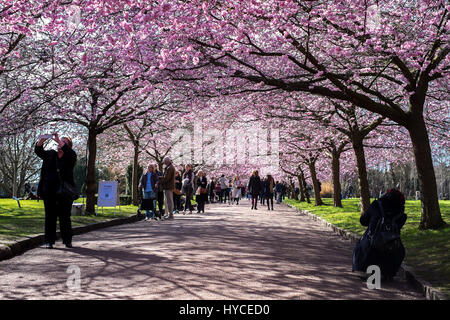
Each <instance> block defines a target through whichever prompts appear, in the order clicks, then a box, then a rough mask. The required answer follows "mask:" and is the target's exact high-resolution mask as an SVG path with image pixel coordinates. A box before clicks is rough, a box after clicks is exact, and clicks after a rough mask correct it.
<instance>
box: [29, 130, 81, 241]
mask: <svg viewBox="0 0 450 320" xmlns="http://www.w3.org/2000/svg"><path fill="white" fill-rule="evenodd" d="M46 140H47V138H46V137H42V138H41V139H39V141H38V143H37V144H36V146H35V148H34V152H35V153H36V155H37V156H38V157H39V158H41V159H42V160H43V162H42V168H41V177H40V180H39V186H38V191H37V192H38V196H39V197H40V198H42V199H43V200H44V208H45V243H46V248H48V249H51V248H53V245H54V244H55V241H56V220H57V218H59V225H60V230H61V238H62V241H63V243H64V244H65V245H66V247H67V248H72V223H71V221H70V215H71V211H72V203H73V201H72V200H69V199H67V198H66V197H64V196H61V195H59V194H57V192H58V190H59V187H60V180H62V181H64V182H65V183H70V184H72V185H74V184H75V183H74V180H73V168H74V167H75V163H76V162H77V155H76V153H75V151H73V150H72V140H71V139H70V138H66V137H63V138H62V139H61V140H60V139H59V137H58V134H57V133H55V134H54V136H53V140H54V141H56V143H57V144H58V151H55V150H44V142H45V141H46ZM58 169H59V174H58Z"/></svg>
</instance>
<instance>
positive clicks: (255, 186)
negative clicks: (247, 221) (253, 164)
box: [247, 170, 261, 210]
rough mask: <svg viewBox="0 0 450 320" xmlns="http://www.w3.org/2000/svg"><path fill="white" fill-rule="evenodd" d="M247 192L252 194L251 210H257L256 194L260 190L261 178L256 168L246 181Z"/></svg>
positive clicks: (257, 194)
mask: <svg viewBox="0 0 450 320" xmlns="http://www.w3.org/2000/svg"><path fill="white" fill-rule="evenodd" d="M247 189H248V192H249V193H250V194H251V195H252V210H253V209H255V210H258V207H257V205H258V196H259V193H260V191H261V179H260V178H259V175H258V170H254V171H253V173H252V175H251V177H250V180H249V181H248V188H247Z"/></svg>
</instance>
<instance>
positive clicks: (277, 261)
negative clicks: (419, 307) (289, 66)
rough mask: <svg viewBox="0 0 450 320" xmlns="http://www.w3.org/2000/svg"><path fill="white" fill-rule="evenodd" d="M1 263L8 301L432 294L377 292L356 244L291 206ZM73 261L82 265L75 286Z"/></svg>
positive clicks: (218, 213) (187, 221)
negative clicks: (363, 273)
mask: <svg viewBox="0 0 450 320" xmlns="http://www.w3.org/2000/svg"><path fill="white" fill-rule="evenodd" d="M206 212H207V213H206V214H201V215H197V214H193V215H185V216H184V215H175V220H173V221H152V222H146V221H141V222H137V223H133V224H127V225H122V226H117V227H111V228H107V229H102V230H98V231H94V232H90V233H87V234H83V235H79V236H76V237H74V248H73V249H66V248H65V247H64V246H63V245H62V244H61V243H60V242H59V243H57V244H56V247H55V249H54V250H46V249H44V248H43V247H40V248H36V249H34V250H30V251H28V252H26V253H25V254H23V255H21V256H18V257H15V258H13V259H10V260H6V261H2V262H0V299H423V297H422V295H421V294H420V293H417V292H415V291H413V289H412V288H411V287H410V286H409V285H408V284H407V283H406V282H405V281H402V280H398V279H396V281H394V282H393V283H391V284H383V283H382V288H381V289H379V290H369V289H368V288H367V286H366V284H365V283H364V282H362V281H361V280H360V279H359V278H358V277H357V276H356V275H355V274H353V273H352V272H351V257H352V245H351V243H350V242H349V241H346V240H343V239H342V238H340V237H339V236H337V235H335V234H333V233H331V232H330V231H328V230H327V229H325V227H323V226H321V225H319V224H318V223H316V222H314V221H313V220H311V219H309V218H307V217H306V216H303V215H301V214H299V213H297V212H295V211H294V210H293V209H291V208H288V207H287V206H284V205H279V206H278V205H277V206H276V207H275V211H270V212H269V211H267V208H265V207H262V206H261V207H260V208H259V209H258V210H257V211H254V210H250V205H249V202H248V201H247V200H242V203H241V204H240V205H239V206H236V205H234V206H230V205H218V204H214V205H207V207H206ZM69 266H77V267H78V268H79V270H80V272H81V284H80V286H81V288H80V290H79V291H77V290H73V289H69V288H68V286H67V279H68V277H69V276H71V274H69V273H67V270H68V268H69Z"/></svg>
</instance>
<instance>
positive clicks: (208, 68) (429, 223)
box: [0, 0, 450, 229]
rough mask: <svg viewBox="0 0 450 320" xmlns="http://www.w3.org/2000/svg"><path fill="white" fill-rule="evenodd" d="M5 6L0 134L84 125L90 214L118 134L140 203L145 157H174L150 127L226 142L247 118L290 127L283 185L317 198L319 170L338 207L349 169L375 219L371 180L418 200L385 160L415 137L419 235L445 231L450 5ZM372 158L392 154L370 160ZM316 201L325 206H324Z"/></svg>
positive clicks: (423, 0) (336, 1) (367, 1)
mask: <svg viewBox="0 0 450 320" xmlns="http://www.w3.org/2000/svg"><path fill="white" fill-rule="evenodd" d="M0 4H1V5H0V19H2V20H1V23H2V24H1V28H2V30H1V32H0V83H1V89H0V120H1V121H2V127H1V129H0V135H1V134H2V132H3V135H5V134H12V133H15V132H18V131H20V130H22V129H24V128H28V127H34V126H40V125H41V124H42V123H46V122H51V121H61V122H66V123H71V124H76V125H78V126H80V127H82V128H83V129H82V130H80V132H79V135H80V136H83V139H84V138H87V145H88V148H87V150H88V152H87V176H86V187H87V194H88V199H87V210H88V211H89V212H93V210H94V205H95V203H94V200H95V199H94V194H95V181H96V178H95V169H94V168H95V163H96V161H97V158H96V152H97V149H98V147H99V146H98V142H99V141H100V140H98V139H102V136H103V137H106V138H109V135H108V136H106V134H105V132H115V131H116V130H117V131H121V132H122V133H125V134H124V135H122V136H121V138H119V140H124V141H128V142H126V143H125V144H124V145H121V146H124V147H123V148H124V149H123V150H122V151H121V152H120V153H121V154H123V155H129V154H130V151H133V154H132V158H134V161H133V163H134V170H133V173H134V174H133V188H132V189H133V198H134V200H135V202H136V198H137V197H136V196H137V187H136V185H137V176H138V174H137V171H136V170H137V168H138V163H139V161H138V160H139V158H140V157H142V159H143V161H147V160H146V159H152V160H151V161H156V162H158V163H159V162H160V159H161V158H162V157H163V155H165V154H167V152H169V150H170V142H169V141H168V140H167V139H166V138H165V137H161V135H152V134H150V135H149V136H146V135H142V134H141V133H140V132H141V131H142V130H141V129H140V126H141V125H142V123H141V122H136V121H148V119H151V120H152V121H153V120H154V119H160V120H162V121H163V122H164V121H165V122H164V124H165V125H166V127H165V128H166V130H173V129H174V128H177V127H180V126H181V127H182V126H184V125H186V126H188V125H189V124H188V122H189V121H191V122H195V121H207V122H206V124H207V125H206V127H211V128H215V126H216V127H217V126H219V127H220V126H224V125H227V124H226V123H225V124H224V122H222V123H219V122H218V121H217V119H218V118H223V117H227V121H228V120H229V118H233V117H234V116H236V115H242V116H244V117H243V118H245V117H247V118H245V119H246V121H247V120H249V119H251V120H249V121H256V120H255V119H258V118H257V117H260V118H259V119H258V121H261V122H264V123H276V124H278V125H281V124H283V125H285V127H286V129H287V134H286V135H285V138H286V140H285V141H286V143H288V144H290V146H289V145H288V146H283V147H282V149H283V150H281V152H282V153H283V155H284V157H286V159H283V161H282V162H283V163H284V164H285V165H286V167H285V168H284V171H283V172H284V173H285V174H288V173H291V174H294V175H295V176H296V180H297V181H300V184H301V185H304V186H303V187H302V188H301V190H304V189H305V187H306V186H305V185H306V180H308V177H309V179H311V180H312V181H311V180H309V181H308V183H312V184H313V185H314V186H315V189H317V186H316V185H317V183H316V182H314V180H316V179H315V178H314V176H315V174H314V173H313V171H314V170H315V169H314V168H316V169H317V172H316V173H317V175H319V176H320V177H319V178H318V179H322V178H324V179H330V180H331V176H332V175H333V176H334V179H333V181H334V197H335V200H334V203H335V205H337V206H339V202H340V193H341V192H340V191H339V189H340V182H341V181H340V180H342V182H343V185H344V188H346V187H347V186H348V185H349V184H350V180H351V179H352V178H353V177H354V172H351V170H347V168H346V167H347V163H344V164H342V163H339V162H338V159H339V157H344V158H345V159H347V160H346V161H350V160H353V161H356V163H357V168H358V177H359V186H357V187H358V188H357V189H358V192H359V193H360V194H361V198H362V206H361V209H362V210H364V209H365V208H367V206H368V204H369V201H370V200H369V199H370V193H371V192H372V195H373V192H374V191H373V190H371V189H373V188H370V185H371V183H373V185H374V186H375V185H376V189H378V188H382V186H381V182H380V181H377V182H375V180H376V179H375V178H376V177H375V175H374V174H373V172H372V171H371V170H374V168H377V167H378V168H383V169H382V170H385V171H386V172H389V174H390V177H389V179H390V180H391V181H390V183H392V184H395V183H397V184H398V183H400V185H402V184H403V185H404V186H405V187H406V185H407V183H406V178H405V181H403V180H402V179H400V178H399V172H398V171H399V170H400V169H399V168H403V174H400V176H402V177H403V176H404V175H408V174H409V175H413V174H414V173H411V170H410V169H406V168H409V167H407V166H405V165H404V164H405V163H406V162H402V161H398V160H397V159H395V158H396V157H393V156H392V155H391V154H392V153H394V152H390V151H381V150H391V151H392V150H394V149H392V148H393V144H392V141H399V139H400V140H402V141H403V140H404V139H403V137H404V135H405V134H406V136H407V137H408V138H409V142H408V143H405V144H404V143H403V142H402V146H404V149H405V150H407V151H405V152H403V154H402V155H399V156H398V157H397V158H398V159H400V158H402V157H404V156H405V155H408V156H409V155H410V153H409V151H411V152H412V153H411V154H412V156H413V157H414V166H415V168H414V170H412V171H415V173H416V174H417V186H418V188H419V189H420V191H421V200H422V220H421V224H420V228H422V229H427V228H432V229H433V228H439V227H441V226H442V225H444V221H443V220H442V218H441V215H440V210H439V203H438V197H439V195H438V185H437V184H436V174H435V170H434V165H435V164H436V163H437V162H436V161H438V160H439V161H441V162H442V159H448V158H446V157H448V147H449V144H448V141H449V140H450V139H449V132H450V130H448V107H449V104H448V93H449V92H448V78H449V62H450V57H449V51H450V47H449V41H448V40H449V32H448V23H449V12H448V11H449V7H448V4H446V3H445V2H443V1H438V0H435V1H428V0H418V1H415V3H414V5H412V4H411V3H408V2H405V1H403V0H389V1H387V0H379V1H375V0H373V1H372V0H356V1H354V0H353V1H350V0H333V1H319V0H312V1H296V0H285V1H279V0H264V1H263V0H252V1H237V0H231V1H219V0H217V1H207V2H205V1H189V2H186V1H176V0H173V1H172V0H168V1H165V2H157V1H145V2H130V1H119V0H115V1H101V0H90V1H84V2H83V3H72V2H70V3H69V2H68V3H67V4H66V3H64V2H60V1H46V2H38V1H31V2H29V1H28V2H24V1H6V0H3V1H1V2H0ZM69 9H70V10H69ZM69 13H70V14H69ZM372 13H374V14H372ZM69 16H70V17H69ZM180 110H181V111H182V112H180ZM219 110H220V111H219ZM192 115H195V116H194V117H193V116H192ZM214 117H216V119H214ZM145 119H147V120H145ZM275 119H281V121H284V122H279V121H276V120H275ZM231 120H232V119H231ZM227 121H226V122H227ZM231 122H233V121H229V123H231ZM227 123H228V122H227ZM311 123H315V124H314V125H313V124H311ZM314 126H320V127H322V129H319V130H317V129H316V128H315V127H314ZM144 127H147V124H146V125H145V126H144ZM5 128H7V129H8V130H5ZM122 128H123V130H122ZM304 128H309V132H302V129H304ZM119 129H120V130H119ZM297 133H298V135H297ZM312 133H314V134H312ZM290 134H291V136H289V135H290ZM311 134H312V136H311ZM166 136H167V135H166ZM83 139H80V140H83ZM105 140H108V139H105ZM141 140H144V141H143V142H141ZM104 142H105V141H104V140H101V144H102V147H103V144H104ZM150 142H151V143H153V146H151V143H150ZM388 142H389V143H388ZM80 143H82V144H83V145H84V143H85V142H84V141H82V142H80ZM350 146H351V147H352V148H353V152H354V156H350V155H349V153H348V152H347V151H346V148H349V147H350ZM139 149H140V150H141V151H139ZM436 149H438V150H441V151H443V153H444V155H440V156H436V155H437V154H438V152H437V150H436ZM372 150H378V151H377V152H374V154H371V155H370V156H369V153H371V152H372ZM395 150H398V149H395ZM327 154H328V155H327ZM144 155H145V157H148V158H145V157H144ZM330 156H331V161H330V158H329V157H330ZM433 156H434V159H433ZM375 158H378V159H380V161H373V160H372V159H375ZM381 160H386V161H385V165H384V167H383V166H382V162H383V161H381ZM433 160H434V162H433ZM317 161H318V162H317ZM302 162H303V165H300V164H301V163H302ZM443 162H444V164H447V162H448V160H444V161H443ZM128 163H129V162H127V164H126V165H128ZM313 163H314V164H315V165H314V168H312V167H310V168H308V170H307V166H311V165H312V164H313ZM126 165H125V167H126ZM299 165H300V166H299ZM341 165H342V166H344V169H343V168H342V166H341ZM408 165H411V162H410V163H409V164H408ZM340 166H341V167H340ZM339 167H340V168H339ZM366 167H368V168H369V174H367V169H366ZM215 169H217V170H218V172H219V171H222V170H223V171H224V172H225V171H227V170H229V167H227V166H223V167H218V168H216V167H214V166H212V167H211V170H215ZM247 169H249V168H247V167H246V166H245V165H243V166H238V168H235V169H234V170H235V171H239V172H243V171H244V170H247ZM311 169H313V170H312V172H311ZM408 170H409V171H408ZM371 172H372V173H371ZM442 172H444V171H442ZM338 173H341V174H340V175H339V177H340V178H338ZM279 174H280V176H282V175H283V173H281V172H280V173H279ZM307 176H308V177H307ZM302 177H303V178H305V179H303V178H302ZM372 178H373V182H372V181H371V179H372ZM441 180H442V179H441ZM444 180H445V179H444ZM412 181H414V180H412ZM383 187H385V185H383ZM439 188H442V187H439ZM442 189H443V188H442ZM304 196H306V194H304ZM301 198H302V196H301ZM315 198H316V201H318V204H320V195H318V194H316V197H315Z"/></svg>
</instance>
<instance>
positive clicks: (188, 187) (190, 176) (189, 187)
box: [182, 164, 194, 214]
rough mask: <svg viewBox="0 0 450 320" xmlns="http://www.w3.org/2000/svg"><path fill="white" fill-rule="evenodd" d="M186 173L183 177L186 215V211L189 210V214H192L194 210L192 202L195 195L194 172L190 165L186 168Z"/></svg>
mask: <svg viewBox="0 0 450 320" xmlns="http://www.w3.org/2000/svg"><path fill="white" fill-rule="evenodd" d="M185 169H186V171H185V172H184V175H183V189H182V192H183V193H184V195H185V196H186V201H185V203H184V213H183V214H186V210H188V209H189V214H192V210H194V208H193V207H192V203H191V200H192V198H193V195H194V173H193V172H192V168H191V166H190V165H189V164H187V165H186V166H185Z"/></svg>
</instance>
